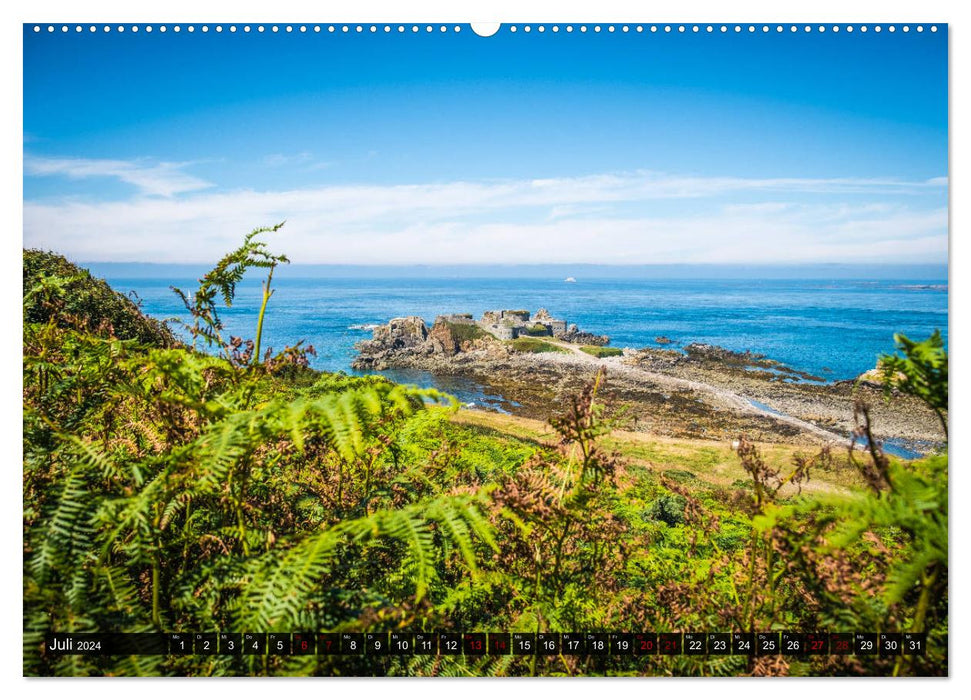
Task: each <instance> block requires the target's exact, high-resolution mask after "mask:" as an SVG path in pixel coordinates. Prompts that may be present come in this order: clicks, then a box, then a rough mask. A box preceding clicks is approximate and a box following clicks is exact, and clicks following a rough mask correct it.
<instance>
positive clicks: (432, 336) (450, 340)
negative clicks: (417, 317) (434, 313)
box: [427, 316, 462, 355]
mask: <svg viewBox="0 0 971 700" xmlns="http://www.w3.org/2000/svg"><path fill="white" fill-rule="evenodd" d="M427 342H428V343H429V345H431V350H432V352H435V353H439V354H443V355H454V354H455V353H457V352H459V351H460V350H461V349H462V347H461V343H460V342H459V340H458V338H456V337H455V333H453V332H452V326H451V324H450V323H449V322H448V321H447V320H445V319H444V318H443V317H441V316H439V317H438V318H437V319H435V325H434V326H432V329H431V331H430V332H429V333H428V341H427Z"/></svg>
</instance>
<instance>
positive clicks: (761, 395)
mask: <svg viewBox="0 0 971 700" xmlns="http://www.w3.org/2000/svg"><path fill="white" fill-rule="evenodd" d="M665 340H668V339H667V338H665ZM609 341H610V339H609V338H608V337H607V336H603V335H597V334H595V333H590V332H588V331H584V330H581V329H579V328H577V326H576V325H575V324H569V323H567V322H566V321H564V320H561V319H556V318H554V317H553V316H551V315H550V314H549V313H548V312H547V311H546V310H545V309H540V310H539V311H537V312H536V313H535V314H531V313H530V312H529V311H526V310H500V311H489V312H486V313H484V314H483V315H482V317H481V318H480V319H478V320H477V319H475V318H474V317H473V316H472V315H471V314H452V315H442V316H439V317H437V318H436V319H435V321H434V323H433V324H432V326H431V327H430V328H429V327H428V325H427V324H426V323H425V321H424V319H422V318H420V317H418V316H408V317H404V318H395V319H392V320H391V321H390V322H388V323H387V324H385V325H381V326H378V327H377V328H375V329H374V331H373V338H372V339H371V340H366V341H362V342H360V343H358V344H357V346H356V349H357V350H358V352H359V355H358V357H357V358H356V359H355V361H354V363H353V367H354V368H355V369H360V370H385V369H396V368H410V369H419V370H425V371H428V372H430V373H432V374H435V375H445V376H461V377H466V378H468V379H471V380H473V381H475V382H476V383H478V384H481V385H482V386H484V387H486V388H487V389H488V390H489V391H490V392H493V393H496V394H498V395H500V396H503V397H504V398H505V399H506V400H507V401H508V404H507V406H506V408H507V409H508V410H509V411H510V412H512V413H516V414H519V415H524V416H527V417H531V418H541V419H545V418H548V417H549V415H550V413H552V412H554V409H555V407H556V406H558V405H561V402H562V400H563V399H564V398H565V397H566V396H568V395H569V394H571V393H573V392H575V391H577V390H578V389H579V388H580V387H581V386H582V385H583V384H584V383H585V382H587V381H588V380H589V379H590V378H591V377H592V376H593V375H595V374H596V372H597V371H599V369H600V368H601V367H605V368H606V369H607V383H606V385H605V387H604V389H603V392H602V396H603V397H604V398H605V399H606V401H607V403H608V407H609V410H610V411H611V413H612V414H613V415H614V416H615V417H616V418H617V419H618V420H620V421H621V424H622V425H623V427H625V428H626V429H628V430H635V431H643V432H650V433H653V434H657V435H664V436H670V437H688V438H707V439H716V440H732V439H734V438H736V437H737V436H738V435H739V434H743V433H744V434H746V435H748V436H750V437H751V438H753V439H757V440H761V441H765V442H785V443H795V444H807V445H820V444H828V445H831V446H833V447H834V448H837V447H840V446H845V445H846V444H848V436H849V435H850V433H851V432H852V430H853V428H854V426H855V422H854V411H853V406H854V402H855V400H856V399H857V398H862V399H863V400H865V401H866V402H867V403H868V404H869V405H870V406H871V415H872V417H873V419H874V434H875V435H876V436H877V437H878V438H879V439H881V440H886V441H888V443H889V444H891V445H894V446H897V447H899V448H900V449H905V450H908V451H915V452H925V451H928V450H930V449H932V448H933V447H934V446H936V445H937V444H939V443H941V442H942V441H943V433H942V431H941V428H940V425H939V422H938V420H937V417H936V416H935V415H934V414H933V412H931V411H930V410H929V409H927V408H926V407H925V406H924V405H923V404H922V403H920V402H919V401H916V400H914V399H912V398H910V397H907V396H903V395H894V396H893V397H892V400H891V401H890V402H889V403H888V402H887V401H886V399H885V397H884V391H883V387H882V386H880V385H879V384H877V383H874V382H872V381H865V380H864V381H841V382H829V383H827V382H825V381H823V380H822V379H820V378H818V377H813V376H812V375H810V374H807V373H805V372H800V371H798V370H795V369H792V368H789V367H786V366H785V365H783V364H780V363H778V362H776V361H774V360H771V359H769V358H765V357H763V356H761V355H756V354H753V353H737V352H733V351H730V350H726V349H724V348H718V347H715V346H710V345H701V344H697V343H689V344H687V345H684V346H683V347H681V348H680V349H673V348H672V345H673V344H667V343H666V344H665V346H664V347H661V348H643V349H632V348H623V349H621V348H612V347H609Z"/></svg>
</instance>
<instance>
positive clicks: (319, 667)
mask: <svg viewBox="0 0 971 700" xmlns="http://www.w3.org/2000/svg"><path fill="white" fill-rule="evenodd" d="M274 230H275V228H274V229H259V230H257V231H254V232H253V233H252V234H250V235H249V236H247V237H246V239H245V240H244V243H243V245H242V246H241V247H240V248H239V249H237V250H235V251H233V252H231V253H230V254H228V255H227V256H226V257H225V258H223V259H222V260H221V261H219V263H218V264H217V265H216V266H215V267H214V269H213V270H212V271H211V272H210V273H209V274H207V275H206V276H205V277H203V278H202V279H201V280H200V281H199V288H198V290H195V291H192V292H184V291H180V292H178V293H179V294H180V297H181V298H182V300H183V301H184V303H185V305H186V313H187V318H188V319H189V320H188V322H187V323H186V325H185V327H184V329H183V331H182V334H183V337H185V338H187V341H186V343H185V344H182V343H178V342H176V341H175V338H174V336H173V335H172V334H171V333H170V332H169V331H168V330H167V329H166V328H164V326H161V325H160V324H158V323H156V322H154V321H152V320H150V319H147V318H146V317H145V316H143V315H142V314H141V313H140V312H139V310H138V309H137V307H136V306H135V305H134V304H132V303H130V302H129V301H128V300H127V299H126V298H125V297H122V296H119V295H117V294H115V293H114V292H112V291H111V290H110V289H109V288H108V287H107V285H105V284H104V283H103V282H101V281H98V280H93V279H92V278H91V277H90V275H87V274H86V273H84V272H83V271H80V270H77V269H76V268H74V267H73V266H71V265H70V264H69V263H67V262H66V261H64V259H63V258H60V257H58V256H53V255H49V254H44V253H38V252H36V251H25V253H24V289H25V293H24V337H23V357H24V359H23V381H24V393H23V402H24V404H23V408H24V415H23V422H24V442H23V455H24V463H23V496H24V523H23V525H24V560H23V576H24V591H23V594H24V618H23V619H24V623H23V624H24V672H25V674H27V675H100V674H111V675H305V674H324V675H355V674H356V675H597V674H621V675H672V674H674V675H748V674H754V675H786V674H810V673H811V674H860V675H915V674H931V675H942V674H946V673H947V660H946V634H947V631H948V617H947V615H948V577H947V551H948V542H947V523H948V521H947V507H948V500H947V480H948V471H947V455H946V454H942V455H938V456H934V457H930V458H928V459H924V460H920V461H916V462H901V461H897V460H890V459H888V458H887V457H886V456H884V455H883V454H882V452H881V451H880V450H879V448H878V446H877V445H876V444H875V443H874V442H873V441H872V440H871V441H870V448H869V451H868V452H867V453H863V452H861V451H858V450H857V451H848V452H846V453H844V454H835V453H833V454H831V453H829V452H826V451H824V452H820V453H818V454H807V453H802V452H797V451H795V450H794V448H789V447H784V446H775V447H765V446H760V445H755V444H753V443H751V442H749V441H748V440H746V439H744V436H742V437H741V439H740V441H739V444H738V446H737V449H735V450H733V449H731V448H730V447H729V446H728V445H726V444H721V443H714V442H711V443H706V442H703V441H693V442H678V441H673V440H662V439H654V438H651V437H650V436H644V435H642V434H635V433H624V432H621V431H617V430H614V426H613V425H612V424H611V422H610V421H609V420H607V419H606V418H605V416H606V415H608V413H607V412H606V411H605V407H604V406H603V405H602V403H601V401H600V399H599V397H600V396H601V395H602V391H601V390H602V387H603V383H604V382H606V381H609V377H606V376H605V375H604V374H603V373H602V372H601V374H599V375H598V376H597V379H596V380H595V381H594V382H592V383H591V384H589V385H588V386H587V387H586V388H585V389H584V390H583V391H582V392H580V393H579V394H578V395H576V396H573V397H572V398H571V399H570V400H569V401H567V402H566V403H565V404H564V405H561V406H558V407H556V410H555V411H554V412H553V415H552V416H551V419H550V421H549V423H548V424H543V423H540V422H538V421H525V420H523V419H513V418H509V417H503V416H498V415H494V414H486V413H479V412H468V411H458V409H457V404H456V402H455V401H454V399H451V398H450V397H448V396H445V395H443V394H440V393H439V392H436V391H434V390H428V389H418V388H415V387H406V386H401V385H396V384H393V383H391V382H389V381H387V380H385V379H383V378H381V377H349V376H346V375H343V374H325V373H317V372H314V371H312V370H310V369H309V368H308V367H307V364H308V363H307V353H308V352H310V351H312V349H311V348H305V347H302V346H296V347H290V348H285V349H283V350H282V351H276V352H274V351H273V350H272V349H266V350H264V349H263V348H262V347H261V342H260V335H261V331H260V329H261V328H262V322H263V318H264V316H265V314H267V313H272V307H271V305H270V304H269V302H270V299H271V296H272V293H273V290H272V276H273V271H274V270H275V268H276V266H278V265H280V264H286V258H284V257H283V256H279V255H275V254H272V253H270V252H269V250H268V248H267V246H266V243H265V242H264V238H265V237H267V236H269V235H271V234H272V232H273V231H274ZM254 271H255V272H259V273H262V275H263V278H264V295H263V302H262V306H261V311H260V316H259V323H258V326H257V328H256V329H255V337H254V339H253V340H252V341H249V340H244V339H241V338H234V337H229V338H226V337H224V334H223V328H222V323H221V320H220V315H219V314H220V310H221V309H222V308H224V307H225V306H226V305H229V304H231V303H232V302H233V299H234V293H235V285H236V284H237V283H238V282H239V281H240V280H241V279H242V278H243V276H244V275H245V274H247V273H248V272H254ZM522 340H530V341H534V342H542V341H539V340H538V339H531V338H524V339H522ZM904 341H906V339H899V340H898V346H899V348H900V351H901V353H902V354H900V355H898V356H897V358H896V359H895V360H894V361H893V363H892V366H893V371H894V374H893V375H892V376H893V377H895V378H897V377H903V378H905V379H906V381H904V380H898V379H895V380H894V382H895V385H896V386H898V388H899V389H900V390H902V391H913V392H915V393H919V392H924V393H925V394H926V395H927V397H928V399H927V400H929V401H933V402H935V405H936V406H944V407H946V403H947V402H946V393H947V381H946V372H947V354H946V352H944V350H943V349H942V348H941V347H940V346H939V344H938V345H935V343H934V339H933V338H932V339H931V340H929V341H925V343H923V344H912V343H911V344H908V343H909V341H907V342H904ZM554 347H555V346H554ZM942 378H943V380H942ZM888 387H889V385H888ZM942 392H943V397H942V395H941V393H942ZM942 415H943V414H942ZM858 417H859V425H860V428H859V433H860V436H861V437H862V436H866V435H868V431H869V428H870V425H869V424H870V421H869V416H868V412H867V407H866V405H864V404H860V405H858ZM775 629H791V630H797V631H813V630H818V631H827V632H829V631H833V632H837V631H844V632H854V631H900V632H904V631H927V632H928V634H929V642H928V654H927V656H926V657H896V658H892V657H879V656H873V657H857V656H846V657H838V656H819V657H804V658H795V657H757V658H752V657H744V656H727V657H704V656H701V657H693V656H658V657H654V658H652V659H650V660H645V659H643V658H638V657H629V658H623V657H595V656H577V657H572V656H550V657H543V656H534V657H522V656H503V657H470V656H456V657H423V656H413V657H393V656H387V657H368V656H360V657H353V656H266V655H264V656H241V657H228V656H191V655H190V656H169V657H163V656H158V657H156V656H146V657H106V658H102V659H86V658H81V657H75V656H68V657H60V658H56V657H50V656H47V655H46V652H44V650H43V643H42V642H43V635H44V634H45V633H48V632H52V631H59V632H64V631H74V632H82V631H125V632H135V631H166V632H171V631H211V632H215V631H267V632H271V631H283V632H296V631H317V632H335V631H336V632H341V631H353V632H368V631H389V630H411V631H421V630H426V631H432V630H434V631H486V632H495V631H528V632H537V631H557V632H601V631H602V632H638V631H652V632H665V631H764V630H775Z"/></svg>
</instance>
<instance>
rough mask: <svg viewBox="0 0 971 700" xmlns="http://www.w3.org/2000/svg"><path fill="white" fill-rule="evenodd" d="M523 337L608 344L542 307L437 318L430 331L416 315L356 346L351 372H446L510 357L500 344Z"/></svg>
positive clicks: (395, 320)
mask: <svg viewBox="0 0 971 700" xmlns="http://www.w3.org/2000/svg"><path fill="white" fill-rule="evenodd" d="M523 336H547V337H548V336H556V337H557V338H560V339H561V340H565V341H567V342H572V343H577V344H580V345H606V344H607V343H608V342H610V339H609V338H608V337H607V336H605V335H595V334H593V333H585V332H582V331H580V330H578V329H577V327H576V324H570V325H569V326H567V323H566V321H564V320H562V319H556V318H553V317H552V316H551V315H550V313H549V312H548V311H547V310H546V309H540V310H539V311H537V312H536V315H535V316H532V317H531V314H530V313H529V311H526V310H515V309H514V310H509V309H502V310H499V311H486V312H485V313H483V314H482V318H481V319H480V320H478V321H476V320H475V319H474V317H473V316H472V314H445V315H441V316H438V317H437V318H436V319H435V323H434V324H433V325H432V327H431V329H429V328H428V326H426V325H425V322H424V320H422V319H421V318H419V317H418V316H406V317H403V318H393V319H391V321H389V322H388V323H387V324H385V325H381V326H377V327H376V328H375V329H374V336H373V337H372V338H371V340H365V341H362V342H359V343H358V344H357V345H356V346H355V348H356V349H357V351H358V353H359V354H358V357H357V358H355V360H354V361H353V363H352V364H351V366H352V367H353V368H354V369H377V370H382V369H388V368H390V367H410V368H415V369H430V370H442V371H444V370H450V369H451V366H452V365H468V364H471V363H475V362H478V361H482V360H486V361H495V360H502V359H503V358H506V357H508V356H510V355H511V354H512V353H513V349H512V348H510V347H509V346H508V345H507V344H506V342H504V341H512V340H514V339H516V338H517V337H523Z"/></svg>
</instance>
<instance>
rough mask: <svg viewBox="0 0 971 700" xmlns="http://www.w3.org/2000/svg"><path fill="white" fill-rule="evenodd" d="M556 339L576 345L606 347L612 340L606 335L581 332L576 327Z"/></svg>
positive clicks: (558, 335)
mask: <svg viewBox="0 0 971 700" xmlns="http://www.w3.org/2000/svg"><path fill="white" fill-rule="evenodd" d="M556 337H557V338H558V339H559V340H565V341H566V342H568V343H576V344H577V345H606V344H607V343H609V342H610V338H609V337H608V336H606V335H596V334H594V333H587V332H586V331H579V330H576V326H571V327H570V330H567V332H566V333H559V334H557V336H556Z"/></svg>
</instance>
